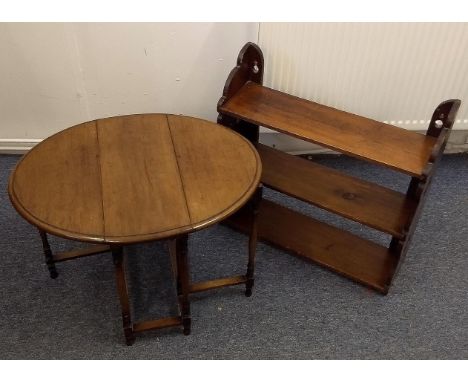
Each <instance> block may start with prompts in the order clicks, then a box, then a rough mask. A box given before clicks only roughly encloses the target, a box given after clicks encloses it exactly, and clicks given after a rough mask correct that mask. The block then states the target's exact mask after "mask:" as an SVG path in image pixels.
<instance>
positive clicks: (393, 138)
mask: <svg viewBox="0 0 468 382" xmlns="http://www.w3.org/2000/svg"><path fill="white" fill-rule="evenodd" d="M219 112H220V113H223V114H227V115H230V116H233V117H236V118H240V119H243V120H246V121H248V122H251V123H254V124H258V125H261V126H264V127H267V128H270V129H273V130H276V131H279V132H281V133H285V134H288V135H291V136H294V137H297V138H300V139H304V140H306V141H309V142H312V143H316V144H319V145H322V146H325V147H328V148H331V149H333V150H336V151H339V152H342V153H345V154H348V155H351V156H354V157H358V158H362V159H364V160H367V161H370V162H374V163H378V164H382V165H384V166H387V167H390V168H393V169H395V170H398V171H401V172H403V173H406V174H408V175H411V176H416V177H421V176H422V174H423V170H424V168H425V166H426V164H427V162H428V160H429V157H430V155H431V151H432V148H433V146H434V144H435V143H436V139H435V138H434V137H430V136H426V135H423V134H419V133H416V132H414V131H408V130H405V129H402V128H399V127H396V126H392V125H388V124H385V123H382V122H378V121H374V120H372V119H369V118H365V117H361V116H358V115H355V114H351V113H348V112H344V111H341V110H338V109H334V108H332V107H328V106H324V105H321V104H318V103H315V102H311V101H308V100H305V99H302V98H298V97H295V96H292V95H289V94H286V93H283V92H280V91H277V90H273V89H270V88H267V87H265V86H261V85H258V84H256V83H254V82H247V83H246V84H245V85H244V86H243V87H242V88H241V89H240V90H239V91H238V92H237V93H236V94H235V95H234V96H233V97H232V98H231V99H229V100H228V101H227V102H226V103H225V104H224V105H222V106H221V107H219Z"/></svg>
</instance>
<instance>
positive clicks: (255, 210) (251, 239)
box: [245, 186, 263, 297]
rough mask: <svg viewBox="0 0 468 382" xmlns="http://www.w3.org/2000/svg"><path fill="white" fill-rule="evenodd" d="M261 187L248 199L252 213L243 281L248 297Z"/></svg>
mask: <svg viewBox="0 0 468 382" xmlns="http://www.w3.org/2000/svg"><path fill="white" fill-rule="evenodd" d="M262 193H263V187H262V186H260V187H258V188H257V190H256V191H255V194H254V196H253V197H252V199H251V200H250V203H251V209H252V215H251V228H250V236H249V262H248V264H247V274H246V278H247V281H246V283H245V295H246V296H247V297H250V296H251V295H252V288H253V285H254V273H255V253H256V250H257V232H258V211H259V207H260V202H261V200H262Z"/></svg>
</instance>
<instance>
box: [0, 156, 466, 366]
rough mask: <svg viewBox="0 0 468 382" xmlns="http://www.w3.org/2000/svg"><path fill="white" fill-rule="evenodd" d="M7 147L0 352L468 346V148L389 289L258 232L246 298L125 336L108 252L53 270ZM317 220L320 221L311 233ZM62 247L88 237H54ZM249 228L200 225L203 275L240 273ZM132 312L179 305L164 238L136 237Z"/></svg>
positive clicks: (1, 186)
mask: <svg viewBox="0 0 468 382" xmlns="http://www.w3.org/2000/svg"><path fill="white" fill-rule="evenodd" d="M18 158H19V157H17V156H6V155H4V156H0V202H1V204H0V229H1V231H0V256H1V266H0V293H1V295H0V308H1V315H0V338H1V340H0V358H2V359H18V358H19V359H51V358H52V359H57V358H66V359H81V358H92V359H95V358H97V359H115V358H118V359H134V358H141V359H194V358H195V359H220V358H221V359H238V358H241V359H271V358H274V359H276V358H286V359H316V358H319V359H360V358H365V359H382V358H384V359H388V358H390V359H394V358H397V359H400V358H411V359H414V358H417V359H439V358H441V359H447V358H449V359H451V358H455V359H460V358H462V359H463V358H464V359H466V358H468V277H467V276H468V220H467V216H468V156H467V155H451V156H445V157H444V158H443V160H442V163H441V166H440V168H439V171H438V173H437V176H436V178H435V180H434V183H433V188H432V190H431V192H430V195H429V199H428V201H427V205H426V208H425V209H424V213H423V216H422V218H421V220H420V222H419V225H418V229H417V231H416V234H415V236H414V241H413V244H412V246H411V249H410V251H409V254H408V256H407V258H406V260H405V263H404V264H403V266H402V268H401V270H400V273H399V274H398V276H397V277H396V278H395V280H394V284H393V287H392V288H391V290H390V293H389V295H388V296H385V297H384V296H381V295H379V294H377V293H374V292H372V291H370V290H368V289H366V288H364V287H362V286H360V285H357V284H355V283H353V282H351V281H349V280H347V279H344V278H342V277H340V276H337V275H335V274H333V273H331V272H329V271H327V270H325V269H323V268H320V267H318V266H316V265H314V264H311V263H307V262H305V261H303V260H301V259H298V258H295V257H292V256H290V255H288V254H286V253H284V252H282V251H279V250H276V249H273V248H271V247H269V246H267V245H264V244H261V245H259V247H258V257H257V268H256V285H255V288H254V294H253V296H252V297H251V298H246V297H244V294H243V287H242V286H237V287H231V288H225V289H222V290H218V291H212V292H205V293H203V294H199V295H196V296H193V298H192V305H191V306H192V318H193V320H192V322H193V324H192V334H191V335H190V336H184V335H182V333H181V330H180V329H177V328H172V329H165V330H161V331H156V332H148V333H145V334H142V335H139V336H138V337H137V340H136V342H135V344H134V345H133V346H132V347H127V346H125V345H124V340H123V333H122V330H121V319H120V309H119V303H118V298H117V294H116V288H115V283H114V274H113V266H112V261H111V259H110V255H108V254H103V255H98V256H95V257H92V258H85V259H79V260H76V261H71V262H68V263H62V264H59V265H58V271H59V277H58V278H57V279H56V280H52V279H50V278H49V277H48V273H47V271H46V268H45V265H44V263H43V258H42V253H41V247H40V241H39V237H38V235H37V232H36V231H35V229H34V228H33V227H31V226H30V225H29V224H28V223H26V222H25V221H24V220H23V219H22V218H20V217H19V216H18V215H17V214H16V212H15V211H14V209H13V208H12V207H11V205H10V202H9V199H8V195H7V191H6V188H7V182H8V176H9V174H10V172H11V170H12V169H13V167H14V165H15V163H16V162H17V160H18ZM318 161H319V162H321V163H323V164H325V165H328V166H331V167H335V168H339V169H341V170H344V171H347V172H348V173H352V174H354V175H356V176H359V177H362V178H367V179H374V180H378V182H379V183H381V184H384V185H386V186H389V187H392V188H395V189H398V190H404V188H405V184H406V182H407V180H408V178H407V177H406V176H404V175H400V174H397V173H395V172H393V171H389V170H388V171H387V170H382V168H380V167H378V166H374V165H370V164H366V163H363V162H361V161H358V160H354V159H350V158H345V157H334V156H328V157H320V158H318ZM266 197H268V198H270V199H274V200H277V201H279V202H280V203H283V204H285V205H288V206H290V207H292V208H295V209H299V210H302V211H303V212H304V213H307V214H311V215H314V216H316V217H318V218H320V219H323V220H326V221H328V222H331V223H332V224H335V225H338V226H340V227H344V228H346V229H350V230H351V231H353V232H355V233H357V234H359V235H362V236H364V237H367V238H370V239H372V240H375V241H377V242H382V243H387V242H388V237H387V236H385V235H381V234H379V233H377V232H375V231H373V230H370V229H366V228H363V227H361V226H360V225H358V224H355V223H353V222H349V221H347V220H345V219H341V218H337V217H335V216H333V215H331V214H329V213H326V212H323V211H320V210H318V209H315V208H313V207H310V206H307V205H305V204H303V203H300V202H297V201H295V200H293V199H290V198H286V197H284V196H281V195H279V194H276V193H274V192H272V191H269V192H267V193H266ZM311 234H313V232H312V233H311ZM51 243H52V245H53V248H54V249H56V250H63V249H67V248H75V247H77V246H79V245H80V244H79V243H74V242H67V241H65V240H62V239H57V238H53V239H52V240H51ZM246 243H247V241H246V239H245V238H244V237H243V236H241V235H240V234H238V233H235V232H233V231H231V230H230V229H228V228H226V227H223V226H215V227H212V228H210V229H207V230H205V231H202V232H198V233H195V234H193V235H192V236H191V238H190V243H189V249H190V259H191V264H192V277H193V279H195V280H197V279H198V280H199V279H206V278H212V277H220V276H226V275H232V274H237V273H243V272H244V271H245V265H246ZM126 253H127V254H128V269H129V279H130V292H131V295H132V303H133V308H134V315H135V317H136V319H145V318H156V317H161V316H164V315H167V314H174V313H175V312H176V310H175V309H176V299H175V294H174V286H173V282H172V279H171V277H170V262H169V258H168V255H167V251H166V248H165V243H151V244H145V245H138V246H132V247H129V248H127V250H126Z"/></svg>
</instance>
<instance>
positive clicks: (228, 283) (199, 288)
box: [190, 275, 247, 293]
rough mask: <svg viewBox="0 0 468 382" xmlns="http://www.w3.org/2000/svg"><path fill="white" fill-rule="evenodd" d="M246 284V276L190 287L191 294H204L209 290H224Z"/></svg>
mask: <svg viewBox="0 0 468 382" xmlns="http://www.w3.org/2000/svg"><path fill="white" fill-rule="evenodd" d="M246 282H247V277H246V276H244V275H240V276H232V277H225V278H220V279H214V280H207V281H200V282H197V283H193V284H191V285H190V293H197V292H204V291H207V290H211V289H216V288H222V287H225V286H231V285H239V284H245V283H246Z"/></svg>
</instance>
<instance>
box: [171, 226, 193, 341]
mask: <svg viewBox="0 0 468 382" xmlns="http://www.w3.org/2000/svg"><path fill="white" fill-rule="evenodd" d="M187 242H188V235H182V236H179V237H177V238H176V239H175V253H176V260H177V293H178V299H179V306H180V312H181V316H182V325H183V327H184V334H185V335H188V334H190V324H191V318H190V301H189V288H190V270H189V262H188V251H187Z"/></svg>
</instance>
